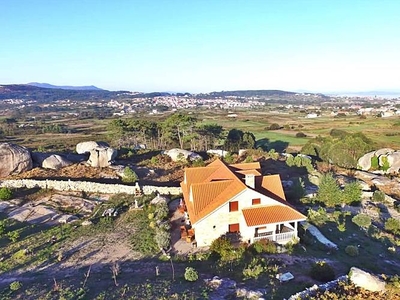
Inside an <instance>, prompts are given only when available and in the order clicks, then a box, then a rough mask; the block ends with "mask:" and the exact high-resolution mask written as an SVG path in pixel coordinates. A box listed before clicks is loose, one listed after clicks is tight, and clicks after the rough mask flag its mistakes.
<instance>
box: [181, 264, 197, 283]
mask: <svg viewBox="0 0 400 300" xmlns="http://www.w3.org/2000/svg"><path fill="white" fill-rule="evenodd" d="M184 276H185V280H187V281H191V282H193V281H196V280H197V279H199V274H198V273H197V271H196V270H195V269H194V268H192V267H186V269H185V275H184Z"/></svg>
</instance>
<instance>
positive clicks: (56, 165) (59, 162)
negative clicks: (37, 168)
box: [42, 154, 72, 170]
mask: <svg viewBox="0 0 400 300" xmlns="http://www.w3.org/2000/svg"><path fill="white" fill-rule="evenodd" d="M71 164H72V162H70V161H69V160H67V159H66V158H64V157H62V156H60V155H58V154H52V155H50V156H49V157H47V158H45V159H44V160H43V162H42V167H43V168H45V169H52V170H59V169H61V168H64V167H67V166H69V165H71Z"/></svg>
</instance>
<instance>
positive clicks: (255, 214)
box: [242, 205, 306, 226]
mask: <svg viewBox="0 0 400 300" xmlns="http://www.w3.org/2000/svg"><path fill="white" fill-rule="evenodd" d="M242 212H243V216H244V219H245V220H246V224H247V226H257V225H264V224H271V223H281V222H288V221H303V220H305V219H306V216H304V215H303V214H301V213H299V212H298V211H296V210H295V209H293V208H291V207H289V206H286V205H268V206H258V207H255V208H252V207H251V208H244V209H242Z"/></svg>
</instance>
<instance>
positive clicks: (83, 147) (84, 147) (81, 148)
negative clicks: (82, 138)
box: [76, 141, 110, 154]
mask: <svg viewBox="0 0 400 300" xmlns="http://www.w3.org/2000/svg"><path fill="white" fill-rule="evenodd" d="M97 147H110V146H109V145H108V144H107V143H106V142H94V141H88V142H81V143H79V144H77V145H76V153H78V154H85V153H90V151H92V150H93V149H96V148H97Z"/></svg>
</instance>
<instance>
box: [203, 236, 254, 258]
mask: <svg viewBox="0 0 400 300" xmlns="http://www.w3.org/2000/svg"><path fill="white" fill-rule="evenodd" d="M245 250H246V249H245V248H244V246H240V247H238V248H236V247H234V246H233V245H232V242H231V240H230V239H229V238H227V237H226V236H221V237H219V238H217V239H216V240H214V241H213V242H212V243H211V246H210V251H211V252H214V253H216V254H217V255H218V256H219V258H220V259H221V261H229V260H235V259H238V258H240V257H242V255H243V253H244V252H245Z"/></svg>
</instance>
